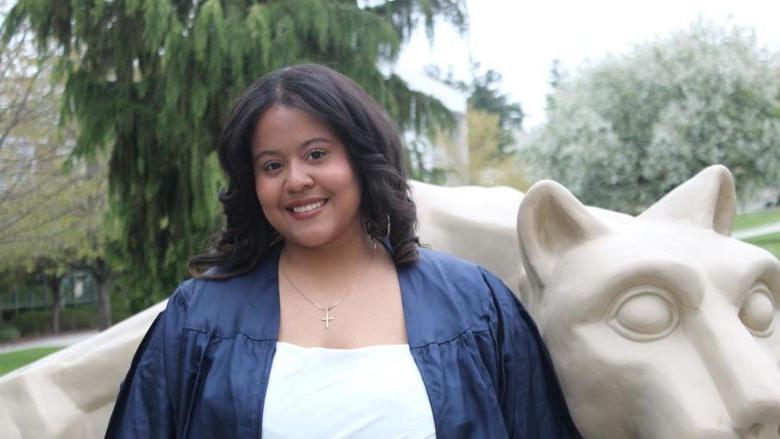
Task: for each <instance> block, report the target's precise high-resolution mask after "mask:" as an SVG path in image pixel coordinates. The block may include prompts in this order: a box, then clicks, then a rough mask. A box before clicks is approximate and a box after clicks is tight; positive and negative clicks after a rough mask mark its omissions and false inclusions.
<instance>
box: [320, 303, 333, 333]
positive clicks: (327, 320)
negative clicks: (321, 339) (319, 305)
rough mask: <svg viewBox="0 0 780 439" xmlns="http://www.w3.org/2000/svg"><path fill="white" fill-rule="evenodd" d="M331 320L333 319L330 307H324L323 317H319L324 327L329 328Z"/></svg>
mask: <svg viewBox="0 0 780 439" xmlns="http://www.w3.org/2000/svg"><path fill="white" fill-rule="evenodd" d="M331 320H333V317H331V316H330V308H325V317H323V318H321V319H320V321H322V322H325V329H330V321H331Z"/></svg>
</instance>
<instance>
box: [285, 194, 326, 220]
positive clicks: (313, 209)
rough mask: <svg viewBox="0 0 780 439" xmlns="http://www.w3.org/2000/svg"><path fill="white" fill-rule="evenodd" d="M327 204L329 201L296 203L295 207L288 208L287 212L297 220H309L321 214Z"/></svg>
mask: <svg viewBox="0 0 780 439" xmlns="http://www.w3.org/2000/svg"><path fill="white" fill-rule="evenodd" d="M327 203H328V200H327V199H320V200H316V201H311V202H305V203H303V204H301V203H295V205H294V206H290V207H287V208H286V210H287V211H288V212H289V213H290V215H291V216H292V217H293V218H295V219H309V218H311V217H313V216H316V215H317V214H318V213H320V211H321V209H322V207H323V206H324V205H325V204H327Z"/></svg>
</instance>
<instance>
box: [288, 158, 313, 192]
mask: <svg viewBox="0 0 780 439" xmlns="http://www.w3.org/2000/svg"><path fill="white" fill-rule="evenodd" d="M288 169H289V170H288V174H287V181H286V187H287V190H288V191H290V192H301V191H305V190H306V189H310V188H311V187H313V186H314V179H313V178H312V176H311V174H310V173H309V172H308V170H307V169H306V167H305V166H303V165H296V164H290V165H289V168H288Z"/></svg>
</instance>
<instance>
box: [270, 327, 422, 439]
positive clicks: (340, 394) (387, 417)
mask: <svg viewBox="0 0 780 439" xmlns="http://www.w3.org/2000/svg"><path fill="white" fill-rule="evenodd" d="M435 437H436V431H435V427H434V423H433V413H432V411H431V406H430V402H429V401H428V394H427V392H426V390H425V386H424V384H423V381H422V377H421V376H420V372H419V370H417V365H416V364H415V362H414V358H412V354H411V352H410V351H409V346H408V345H377V346H368V347H363V348H357V349H328V348H319V347H315V348H304V347H300V346H297V345H293V344H290V343H284V342H278V343H276V355H275V356H274V359H273V364H272V365H271V374H270V377H269V382H268V391H267V393H266V397H265V407H264V410H263V438H269V439H275V438H301V439H305V438H318V439H320V438H372V439H374V438H409V439H412V438H414V439H418V438H435Z"/></svg>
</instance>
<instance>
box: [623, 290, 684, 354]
mask: <svg viewBox="0 0 780 439" xmlns="http://www.w3.org/2000/svg"><path fill="white" fill-rule="evenodd" d="M679 321H680V311H679V307H678V306H677V305H676V301H675V300H674V298H673V296H672V295H671V294H670V293H669V292H667V291H666V290H663V289H660V288H657V287H652V286H642V287H637V288H632V289H630V290H628V291H626V292H625V293H623V294H622V295H621V296H620V298H619V299H618V300H616V301H615V302H614V303H613V304H612V306H611V308H610V312H609V320H608V324H609V326H610V327H612V329H614V330H615V331H616V332H617V333H618V334H620V335H622V336H623V337H626V338H628V339H630V340H634V341H640V342H644V341H653V340H658V339H660V338H663V337H666V336H667V335H669V334H670V333H671V332H672V331H674V329H675V328H676V327H677V324H678V322H679Z"/></svg>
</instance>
